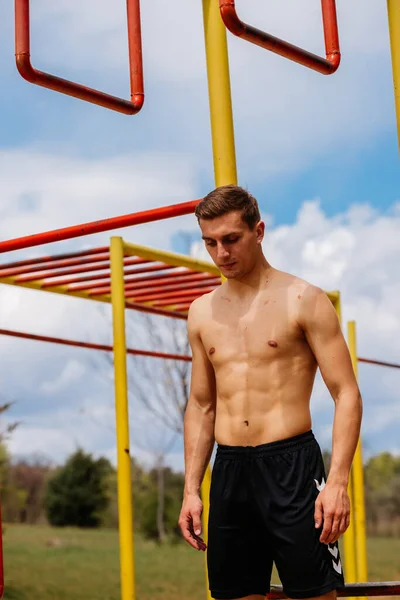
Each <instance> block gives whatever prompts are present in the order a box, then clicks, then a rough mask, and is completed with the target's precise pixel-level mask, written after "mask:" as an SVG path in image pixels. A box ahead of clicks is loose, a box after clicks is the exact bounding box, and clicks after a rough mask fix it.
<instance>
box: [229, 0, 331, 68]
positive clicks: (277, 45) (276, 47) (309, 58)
mask: <svg viewBox="0 0 400 600" xmlns="http://www.w3.org/2000/svg"><path fill="white" fill-rule="evenodd" d="M321 6H322V20H323V25H324V37H325V51H326V58H322V57H321V56H318V55H317V54H312V53H311V52H308V51H307V50H303V49H302V48H299V47H298V46H293V44H289V42H285V41H283V40H281V39H279V38H277V37H275V36H273V35H270V34H269V33H266V32H265V31H261V30H260V29H256V28H255V27H252V26H251V25H248V24H247V23H244V22H243V21H241V20H240V19H239V17H238V15H237V13H236V9H235V0H219V8H220V12H221V17H222V20H223V22H224V23H225V26H226V28H227V29H229V31H230V32H231V33H233V34H234V35H236V36H238V37H241V38H243V39H244V40H247V41H248V42H251V43H252V44H256V46H261V48H265V49H266V50H270V51H271V52H275V54H279V55H280V56H284V57H285V58H288V59H289V60H293V61H294V62H297V63H299V64H300V65H303V66H304V67H308V68H310V69H313V70H314V71H318V72H319V73H322V74H323V75H331V74H332V73H334V72H335V71H336V70H337V69H338V67H339V64H340V47H339V32H338V25H337V15H336V2H335V0H321Z"/></svg>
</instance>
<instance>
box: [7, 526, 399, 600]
mask: <svg viewBox="0 0 400 600" xmlns="http://www.w3.org/2000/svg"><path fill="white" fill-rule="evenodd" d="M52 543H53V544H54V545H51V544H52ZM135 545H136V549H135V553H136V582H137V600H204V598H205V585H204V554H201V553H198V552H196V551H195V550H192V549H191V548H190V547H189V546H186V545H184V544H178V545H175V546H164V547H158V546H157V545H155V544H153V543H151V542H146V541H145V540H143V539H141V538H140V537H139V536H136V538H135ZM368 555H369V573H370V581H390V580H400V539H389V538H385V539H384V538H377V539H370V540H369V542H368ZM4 570H5V589H6V591H5V594H4V598H5V600H64V599H65V600H66V599H67V598H68V600H120V588H119V563H118V534H117V532H115V531H111V530H101V531H87V530H86V531H85V530H84V531H81V530H77V529H69V528H67V529H60V530H59V529H57V530H55V529H51V528H50V527H42V526H34V527H29V526H20V525H18V526H10V525H7V526H6V532H5V536H4ZM273 580H274V581H275V582H276V583H278V581H277V579H276V576H275V577H274V578H273Z"/></svg>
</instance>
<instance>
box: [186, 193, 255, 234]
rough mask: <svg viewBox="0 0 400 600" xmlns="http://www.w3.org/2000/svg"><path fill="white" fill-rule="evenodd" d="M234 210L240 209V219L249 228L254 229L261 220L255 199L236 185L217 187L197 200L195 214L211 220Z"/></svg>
mask: <svg viewBox="0 0 400 600" xmlns="http://www.w3.org/2000/svg"><path fill="white" fill-rule="evenodd" d="M234 210H240V211H241V213H242V219H243V221H244V222H245V223H247V225H248V226H249V229H254V227H255V226H256V225H257V223H258V222H259V221H260V220H261V216H260V210H259V208H258V203H257V200H256V199H255V198H253V196H252V195H251V194H249V192H247V191H246V190H245V189H243V188H242V187H239V186H238V185H223V186H221V187H217V188H216V189H215V190H213V191H212V192H210V193H209V194H207V196H205V197H204V198H203V199H202V200H201V201H200V202H199V204H198V205H197V206H196V210H195V215H196V217H197V219H198V220H200V219H204V220H211V219H215V218H216V217H221V216H222V215H225V214H227V213H229V212H232V211H234Z"/></svg>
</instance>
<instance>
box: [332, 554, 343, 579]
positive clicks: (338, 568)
mask: <svg viewBox="0 0 400 600" xmlns="http://www.w3.org/2000/svg"><path fill="white" fill-rule="evenodd" d="M332 566H333V568H334V569H335V571H336V573H339V575H341V574H342V563H341V562H340V558H339V562H338V563H337V564H336V563H335V561H334V560H333V561H332Z"/></svg>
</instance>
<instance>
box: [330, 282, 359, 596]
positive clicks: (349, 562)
mask: <svg viewBox="0 0 400 600" xmlns="http://www.w3.org/2000/svg"><path fill="white" fill-rule="evenodd" d="M333 305H334V307H335V310H336V314H337V316H338V319H339V322H340V325H342V305H341V299H340V292H337V297H336V298H335V301H334V302H333ZM348 494H349V498H350V525H349V527H348V529H347V531H346V532H345V533H344V535H343V549H344V574H345V578H346V582H348V583H355V582H356V581H357V560H356V555H357V548H356V539H355V511H354V481H353V469H351V471H350V477H349V486H348ZM351 600H355V599H354V598H351Z"/></svg>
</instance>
